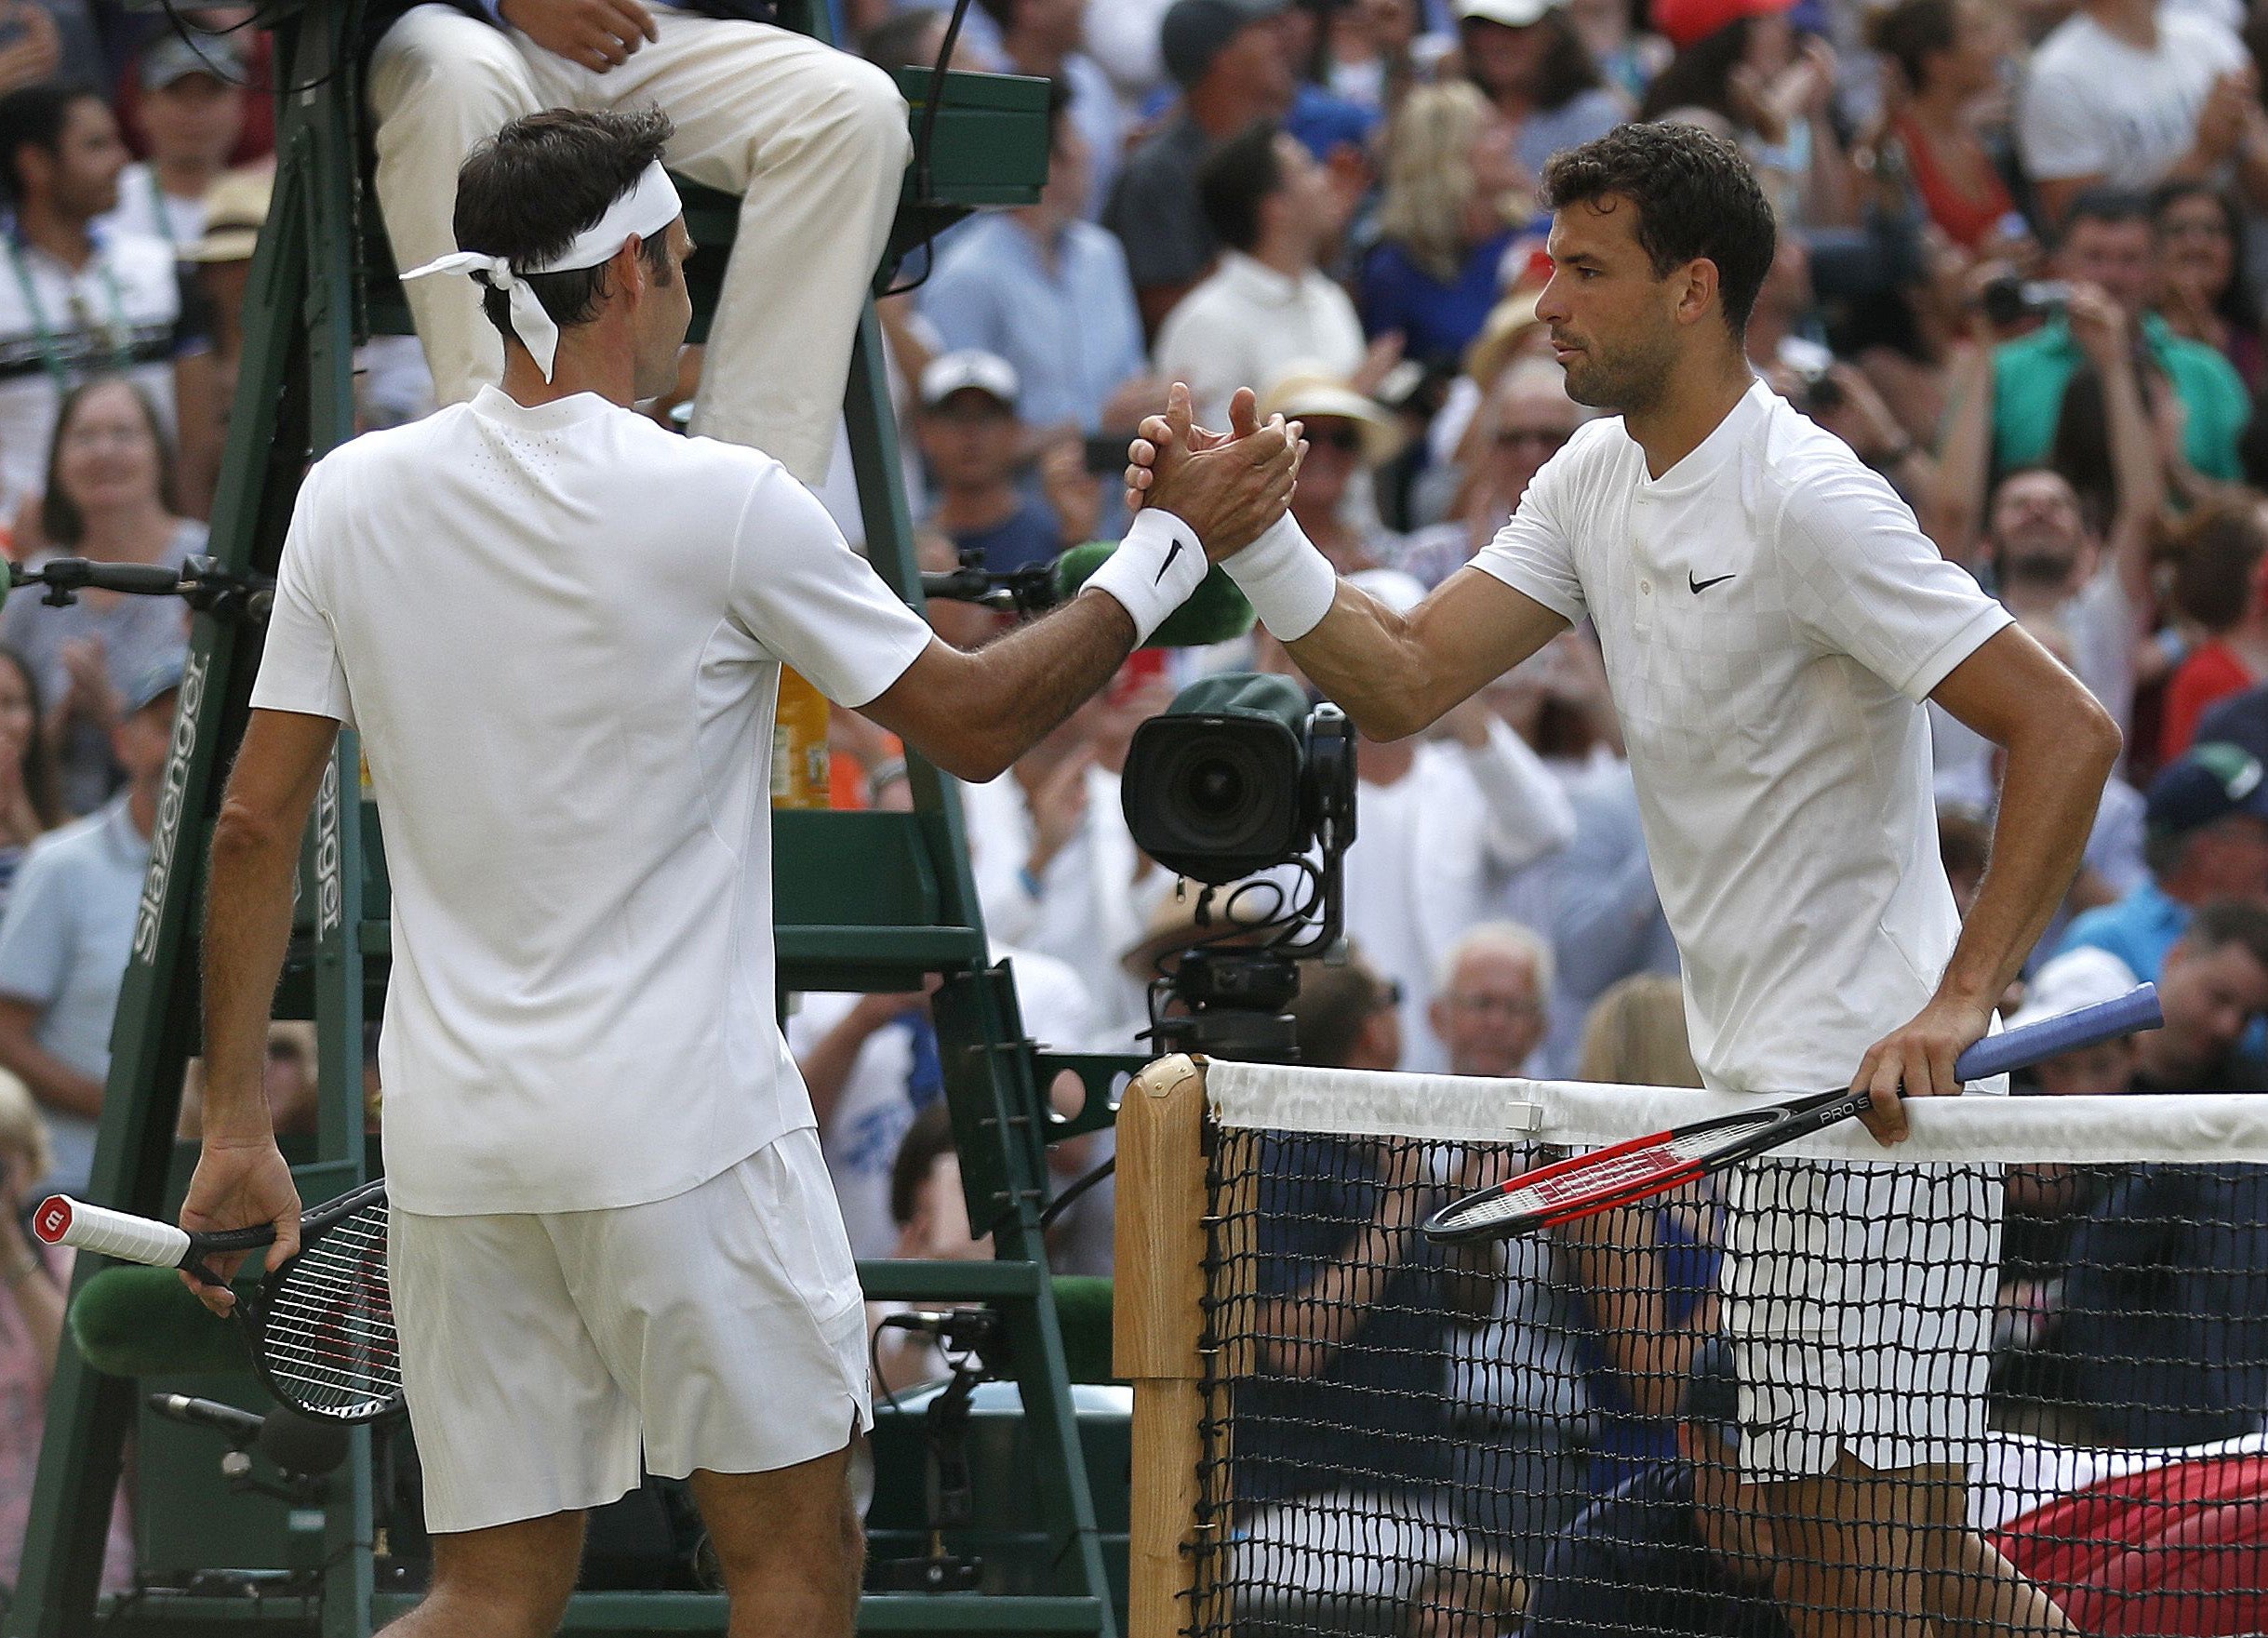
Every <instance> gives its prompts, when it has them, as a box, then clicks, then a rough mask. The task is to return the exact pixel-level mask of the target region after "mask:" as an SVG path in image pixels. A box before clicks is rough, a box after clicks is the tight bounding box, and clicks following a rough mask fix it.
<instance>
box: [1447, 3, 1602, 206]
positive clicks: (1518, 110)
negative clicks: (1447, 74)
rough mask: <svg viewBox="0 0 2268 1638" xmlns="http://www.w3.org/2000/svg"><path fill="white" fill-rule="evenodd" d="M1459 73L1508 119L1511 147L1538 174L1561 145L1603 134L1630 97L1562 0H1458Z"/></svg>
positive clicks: (1530, 173) (1530, 171)
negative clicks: (1612, 83) (1616, 85)
mask: <svg viewBox="0 0 2268 1638" xmlns="http://www.w3.org/2000/svg"><path fill="white" fill-rule="evenodd" d="M1455 9H1456V13H1457V39H1458V43H1459V44H1460V45H1461V46H1462V47H1463V48H1464V64H1465V75H1466V77H1467V78H1469V79H1470V80H1472V82H1473V83H1474V85H1476V86H1478V87H1480V88H1481V92H1482V94H1483V95H1484V96H1486V97H1487V98H1488V100H1489V101H1490V102H1492V103H1494V104H1495V105H1496V111H1497V112H1498V113H1501V114H1502V115H1503V116H1504V117H1505V118H1506V119H1507V120H1509V121H1510V122H1511V123H1512V127H1513V129H1514V137H1513V153H1514V155H1515V156H1516V157H1517V158H1518V160H1519V162H1520V166H1521V168H1522V169H1524V170H1526V171H1527V172H1528V175H1529V176H1531V177H1534V176H1540V175H1541V174H1542V171H1543V162H1544V161H1545V160H1547V159H1549V158H1550V157H1551V156H1552V155H1553V154H1554V153H1558V152H1559V151H1560V150H1561V149H1563V148H1573V147H1576V146H1578V145H1579V144H1581V143H1584V142H1588V141H1589V140H1591V139H1592V138H1594V137H1603V136H1605V135H1606V134H1607V133H1608V131H1610V130H1612V129H1614V127H1617V126H1619V125H1621V123H1622V122H1623V121H1624V120H1626V119H1628V118H1629V117H1630V104H1629V103H1628V102H1626V101H1625V100H1623V99H1622V98H1621V96H1620V95H1618V94H1617V93H1616V92H1614V91H1611V90H1609V89H1608V87H1607V81H1606V77H1605V76H1604V75H1603V74H1602V73H1600V71H1599V66H1598V64H1597V62H1596V61H1595V60H1594V59H1593V57H1592V55H1591V50H1590V47H1587V46H1585V45H1584V44H1583V41H1582V37H1581V35H1580V34H1578V33H1576V32H1575V27H1574V24H1573V22H1572V21H1571V20H1569V19H1568V8H1567V6H1566V3H1565V0H1457V4H1456V7H1455Z"/></svg>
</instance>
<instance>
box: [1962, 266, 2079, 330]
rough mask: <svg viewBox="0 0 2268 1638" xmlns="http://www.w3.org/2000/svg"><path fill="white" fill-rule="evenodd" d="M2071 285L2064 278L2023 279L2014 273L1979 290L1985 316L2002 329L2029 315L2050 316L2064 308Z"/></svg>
mask: <svg viewBox="0 0 2268 1638" xmlns="http://www.w3.org/2000/svg"><path fill="white" fill-rule="evenodd" d="M2069 300H2071V286H2069V285H2067V284H2065V283H2064V282H2063V281H2062V280H2061V279H2020V278H2018V277H2017V276H2016V275H2015V274H2014V273H2008V274H2006V275H2004V276H2003V277H2000V278H1996V279H1995V280H1993V281H1992V282H1991V283H1990V284H1988V285H1986V286H1984V288H1983V289H1982V290H1981V291H1980V292H1979V293H1978V296H1977V305H1978V306H1980V307H1981V308H1983V309H1984V316H1985V317H1986V318H1988V319H1990V320H1991V321H1992V322H1993V323H1994V324H1995V325H1996V326H1999V327H2000V328H2002V329H2007V328H2008V326H2010V325H2014V324H2021V323H2022V322H2023V321H2024V320H2025V319H2027V318H2047V317H2049V316H2051V315H2053V314H2055V313H2061V312H2062V311H2063V306H2064V304H2065V303H2066V302H2068V301H2069Z"/></svg>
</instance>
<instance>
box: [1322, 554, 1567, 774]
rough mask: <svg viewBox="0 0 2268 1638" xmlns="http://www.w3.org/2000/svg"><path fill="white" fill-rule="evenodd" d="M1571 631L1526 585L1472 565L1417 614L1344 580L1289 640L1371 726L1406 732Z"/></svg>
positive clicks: (1385, 734)
mask: <svg viewBox="0 0 2268 1638" xmlns="http://www.w3.org/2000/svg"><path fill="white" fill-rule="evenodd" d="M1567 629H1568V622H1567V621H1566V620H1564V619H1561V618H1560V617H1559V616H1558V615H1556V614H1554V613H1553V612H1552V611H1551V610H1550V609H1548V608H1546V607H1544V606H1543V605H1542V604H1541V603H1538V602H1537V601H1536V600H1535V599H1534V598H1532V597H1530V596H1528V594H1527V593H1523V592H1515V591H1514V590H1513V589H1512V588H1511V587H1510V586H1507V585H1506V584H1505V583H1504V582H1503V581H1501V580H1500V579H1497V578H1496V577H1495V576H1494V575H1491V574H1487V573H1484V572H1483V571H1481V570H1479V569H1475V568H1463V569H1460V570H1458V571H1457V573H1455V574H1453V575H1451V576H1450V577H1449V578H1448V579H1447V580H1445V581H1443V582H1442V583H1441V585H1440V587H1439V588H1438V589H1437V590H1436V591H1435V592H1434V594H1433V595H1432V596H1430V597H1428V598H1427V599H1426V600H1425V601H1424V602H1423V603H1421V604H1420V605H1418V606H1417V607H1415V608H1413V609H1411V610H1410V611H1409V613H1408V614H1407V615H1399V614H1396V613H1394V610H1392V609H1391V608H1388V607H1387V606H1385V605H1384V604H1382V603H1381V602H1379V601H1378V600H1377V599H1376V598H1374V597H1371V596H1369V595H1368V594H1367V593H1364V592H1361V591H1358V590H1356V589H1355V588H1354V587H1353V586H1350V585H1348V584H1347V583H1346V582H1345V581H1343V580H1342V581H1341V582H1340V585H1339V593H1338V596H1337V597H1336V598H1335V599H1334V600H1333V602H1332V604H1331V610H1330V612H1329V613H1328V614H1327V615H1325V616H1324V617H1323V623H1322V624H1321V625H1319V626H1317V627H1316V628H1315V629H1314V631H1312V632H1310V633H1308V634H1307V635H1306V636H1304V637H1301V638H1300V639H1299V640H1298V641H1297V642H1295V643H1291V644H1288V645H1287V650H1288V652H1289V653H1290V655H1291V658H1292V659H1295V660H1296V661H1298V662H1299V666H1300V669H1301V671H1303V672H1305V673H1307V674H1308V676H1310V677H1311V678H1313V679H1314V683H1315V686H1317V687H1319V688H1321V689H1322V690H1323V692H1324V693H1325V694H1327V695H1328V696H1329V697H1330V698H1331V699H1335V700H1337V701H1338V702H1339V704H1340V705H1341V706H1343V707H1344V708H1345V710H1346V712H1347V714H1348V715H1349V716H1351V717H1353V718H1354V724H1355V726H1357V727H1359V728H1361V729H1362V731H1363V732H1364V733H1366V734H1367V735H1369V736H1370V737H1371V738H1372V739H1401V738H1403V737H1404V736H1406V735H1408V734H1414V733H1416V732H1418V730H1419V729H1421V728H1426V727H1430V726H1433V725H1434V723H1435V722H1437V721H1438V720H1439V719H1440V718H1441V716H1442V714H1443V713H1444V712H1447V711H1448V709H1449V708H1450V707H1451V706H1453V705H1455V704H1457V703H1458V702H1460V701H1461V700H1463V699H1467V698H1469V697H1470V696H1471V695H1472V694H1473V693H1474V692H1475V691H1476V690H1477V689H1479V688H1481V687H1482V686H1485V685H1487V684H1488V683H1491V682H1494V681H1495V680H1496V679H1497V678H1498V677H1500V676H1501V675H1503V674H1504V673H1506V672H1508V671H1510V670H1511V669H1512V668H1513V667H1514V666H1515V665H1517V664H1519V663H1520V661H1522V660H1523V659H1527V658H1528V656H1529V655H1531V654H1533V653H1535V652H1536V650H1537V649H1539V648H1541V647H1542V646H1544V644H1546V643H1548V642H1550V641H1551V640H1552V639H1553V638H1554V637H1555V636H1557V635H1558V634H1559V633H1561V632H1564V631H1566V630H1567Z"/></svg>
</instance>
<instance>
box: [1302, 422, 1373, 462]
mask: <svg viewBox="0 0 2268 1638" xmlns="http://www.w3.org/2000/svg"><path fill="white" fill-rule="evenodd" d="M1307 441H1308V443H1310V444H1311V445H1313V446H1315V447H1316V448H1318V449H1336V450H1338V451H1339V453H1340V454H1341V455H1355V454H1359V453H1361V450H1362V428H1360V427H1358V426H1356V425H1355V424H1354V422H1353V421H1341V422H1339V423H1338V424H1337V425H1335V426H1334V425H1331V424H1329V423H1325V424H1323V425H1317V424H1316V423H1315V422H1314V421H1310V422H1308V424H1307Z"/></svg>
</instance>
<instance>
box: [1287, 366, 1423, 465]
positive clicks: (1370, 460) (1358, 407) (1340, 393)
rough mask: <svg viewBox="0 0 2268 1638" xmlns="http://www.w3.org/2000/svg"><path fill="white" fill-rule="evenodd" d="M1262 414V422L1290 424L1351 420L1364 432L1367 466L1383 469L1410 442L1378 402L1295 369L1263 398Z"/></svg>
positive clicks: (1324, 377) (1331, 380) (1342, 384)
mask: <svg viewBox="0 0 2268 1638" xmlns="http://www.w3.org/2000/svg"><path fill="white" fill-rule="evenodd" d="M1260 413H1261V419H1262V420H1265V419H1267V418H1268V417H1270V416H1272V415H1280V416H1282V417H1283V418H1284V419H1286V420H1313V419H1315V418H1317V417H1336V418H1338V419H1341V420H1351V421H1353V422H1354V423H1355V425H1357V426H1358V427H1360V428H1361V429H1362V446H1363V447H1362V454H1363V462H1364V464H1365V465H1367V466H1383V465H1384V464H1385V463H1386V462H1387V461H1389V460H1392V459H1394V457H1395V456H1396V455H1399V454H1400V453H1401V452H1402V445H1403V443H1404V442H1405V441H1406V439H1405V434H1404V433H1403V431H1402V428H1401V426H1400V424H1399V423H1398V422H1397V421H1396V420H1395V419H1394V417H1393V416H1392V415H1390V414H1388V413H1387V411H1386V409H1385V408H1384V406H1381V404H1380V403H1379V402H1378V400H1377V399H1375V398H1373V397H1371V396H1370V395H1369V394H1368V393H1357V392H1356V391H1355V390H1354V388H1352V387H1350V386H1348V385H1347V384H1346V383H1345V382H1344V381H1342V380H1338V379H1337V378H1335V377H1332V376H1327V375H1325V374H1322V373H1321V372H1320V371H1315V370H1302V369H1297V368H1295V369H1294V370H1292V371H1291V372H1290V373H1289V374H1287V375H1284V376H1280V377H1278V378H1277V380H1276V382H1275V384H1274V386H1272V387H1270V388H1269V389H1268V390H1267V392H1265V393H1262V394H1261V401H1260Z"/></svg>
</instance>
